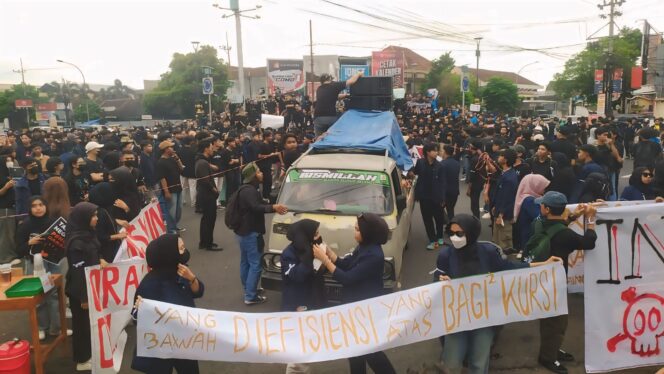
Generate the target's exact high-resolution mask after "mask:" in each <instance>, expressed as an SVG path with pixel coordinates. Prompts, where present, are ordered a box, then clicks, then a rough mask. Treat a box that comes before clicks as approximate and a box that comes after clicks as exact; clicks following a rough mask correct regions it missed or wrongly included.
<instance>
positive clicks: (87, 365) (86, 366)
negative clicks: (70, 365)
mask: <svg viewBox="0 0 664 374" xmlns="http://www.w3.org/2000/svg"><path fill="white" fill-rule="evenodd" d="M89 370H92V360H88V361H86V362H81V363H79V364H76V371H89Z"/></svg>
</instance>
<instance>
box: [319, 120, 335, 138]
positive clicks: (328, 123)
mask: <svg viewBox="0 0 664 374" xmlns="http://www.w3.org/2000/svg"><path fill="white" fill-rule="evenodd" d="M337 119H338V117H337V116H322V117H316V118H314V134H315V135H316V137H319V136H321V135H322V134H323V133H324V132H325V131H327V130H328V129H329V128H330V127H332V125H334V123H335V122H337Z"/></svg>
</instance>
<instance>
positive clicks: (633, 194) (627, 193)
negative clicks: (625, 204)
mask: <svg viewBox="0 0 664 374" xmlns="http://www.w3.org/2000/svg"><path fill="white" fill-rule="evenodd" d="M653 177H654V175H653V172H652V170H651V169H650V168H648V167H645V166H639V167H637V168H636V169H634V171H633V172H632V175H631V176H630V177H629V186H627V187H625V189H624V190H623V192H622V194H621V195H620V200H623V201H636V200H653V199H655V197H657V194H656V193H655V190H654V189H653V187H652V184H653V183H652V182H653Z"/></svg>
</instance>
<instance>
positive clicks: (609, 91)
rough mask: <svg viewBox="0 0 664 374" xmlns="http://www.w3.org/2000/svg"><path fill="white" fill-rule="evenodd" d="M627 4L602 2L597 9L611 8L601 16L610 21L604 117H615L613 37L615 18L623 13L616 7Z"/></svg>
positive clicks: (619, 1) (605, 0) (622, 0)
mask: <svg viewBox="0 0 664 374" xmlns="http://www.w3.org/2000/svg"><path fill="white" fill-rule="evenodd" d="M624 3H625V0H602V4H598V5H597V7H598V8H599V9H600V10H604V8H605V7H609V13H608V14H601V15H600V17H601V18H604V19H606V18H608V19H609V24H608V25H609V45H608V50H607V56H606V64H605V66H604V94H605V109H604V115H605V116H607V117H610V116H612V115H613V103H612V102H613V97H612V96H613V68H614V66H613V37H614V26H615V21H614V18H615V17H620V16H622V13H621V12H620V11H618V10H616V7H619V6H621V5H623V4H624Z"/></svg>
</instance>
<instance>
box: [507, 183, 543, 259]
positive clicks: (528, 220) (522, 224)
mask: <svg viewBox="0 0 664 374" xmlns="http://www.w3.org/2000/svg"><path fill="white" fill-rule="evenodd" d="M550 183H552V182H550V181H549V180H548V179H546V177H544V176H542V175H539V174H528V175H526V176H525V177H523V180H522V181H521V183H520V184H519V188H518V189H517V190H516V201H515V204H514V219H516V225H517V230H518V231H519V236H518V238H519V241H518V243H517V246H516V248H518V249H523V247H524V246H525V245H526V242H528V238H529V237H530V235H531V233H532V230H531V224H532V223H533V221H534V220H535V218H537V217H539V215H540V208H539V205H538V204H535V198H538V197H541V196H542V195H544V192H545V190H546V188H547V187H548V186H549V184H550Z"/></svg>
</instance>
